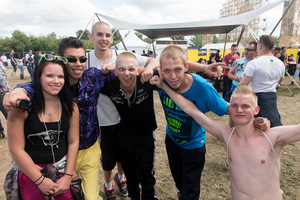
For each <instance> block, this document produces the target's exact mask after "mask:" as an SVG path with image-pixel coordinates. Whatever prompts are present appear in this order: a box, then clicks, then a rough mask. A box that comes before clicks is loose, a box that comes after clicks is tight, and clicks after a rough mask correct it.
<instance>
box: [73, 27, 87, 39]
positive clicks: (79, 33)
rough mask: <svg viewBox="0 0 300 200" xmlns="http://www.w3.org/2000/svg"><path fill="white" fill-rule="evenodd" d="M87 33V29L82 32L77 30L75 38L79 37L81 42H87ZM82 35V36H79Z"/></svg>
mask: <svg viewBox="0 0 300 200" xmlns="http://www.w3.org/2000/svg"><path fill="white" fill-rule="evenodd" d="M89 33H90V32H89V31H88V30H87V29H85V30H84V31H83V30H78V31H76V36H77V38H79V37H80V36H81V38H80V39H81V40H88V39H89ZM81 34H82V35H81Z"/></svg>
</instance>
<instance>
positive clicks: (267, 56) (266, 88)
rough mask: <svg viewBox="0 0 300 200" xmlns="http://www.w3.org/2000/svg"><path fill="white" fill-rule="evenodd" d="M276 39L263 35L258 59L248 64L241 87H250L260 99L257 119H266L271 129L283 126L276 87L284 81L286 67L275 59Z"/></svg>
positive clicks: (258, 49)
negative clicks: (273, 51)
mask: <svg viewBox="0 0 300 200" xmlns="http://www.w3.org/2000/svg"><path fill="white" fill-rule="evenodd" d="M274 44H275V39H274V37H272V36H270V35H262V36H261V37H260V38H259V41H258V45H257V56H258V58H257V59H254V60H252V61H250V62H248V64H247V67H246V69H245V73H244V76H243V78H242V80H241V82H240V85H249V86H250V87H251V88H252V89H253V91H254V92H255V94H256V95H257V97H258V106H259V107H260V111H259V113H258V114H256V115H255V117H265V118H267V119H268V120H270V122H271V127H275V126H282V123H281V120H280V114H279V112H278V109H277V94H276V85H277V83H280V82H281V81H282V80H283V77H284V73H285V66H284V64H283V62H282V61H281V60H279V59H278V58H276V57H274V55H273V54H272V49H273V47H274Z"/></svg>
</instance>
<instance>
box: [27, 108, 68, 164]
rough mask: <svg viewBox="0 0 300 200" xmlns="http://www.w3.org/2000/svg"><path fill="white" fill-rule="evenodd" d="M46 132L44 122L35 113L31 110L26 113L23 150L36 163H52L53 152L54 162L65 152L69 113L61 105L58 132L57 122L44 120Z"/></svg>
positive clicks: (66, 148)
mask: <svg viewBox="0 0 300 200" xmlns="http://www.w3.org/2000/svg"><path fill="white" fill-rule="evenodd" d="M45 124H46V127H47V129H48V134H47V131H46V128H45V125H44V122H42V121H40V119H39V118H38V116H37V114H36V113H35V112H33V111H30V112H29V113H28V117H27V119H26V120H25V124H24V133H25V151H26V152H27V153H28V154H29V156H30V157H31V158H32V160H33V162H34V163H36V164H50V163H53V156H52V150H51V144H52V146H53V152H54V156H55V162H57V161H59V160H60V159H61V158H63V157H64V156H65V155H66V154H67V150H68V140H67V133H68V130H69V127H70V124H69V115H68V112H67V110H66V108H65V106H62V115H61V125H60V131H59V132H58V122H46V123H45Z"/></svg>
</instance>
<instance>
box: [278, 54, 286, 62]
mask: <svg viewBox="0 0 300 200" xmlns="http://www.w3.org/2000/svg"><path fill="white" fill-rule="evenodd" d="M284 58H285V56H284V54H283V53H280V57H279V58H278V59H279V60H281V61H282V62H284Z"/></svg>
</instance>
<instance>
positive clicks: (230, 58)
mask: <svg viewBox="0 0 300 200" xmlns="http://www.w3.org/2000/svg"><path fill="white" fill-rule="evenodd" d="M237 51H238V46H237V45H236V44H232V45H231V52H230V53H228V54H226V55H225V56H224V58H223V62H224V63H226V66H224V67H223V95H222V97H223V98H225V96H226V94H227V92H228V91H229V90H230V88H231V83H232V80H231V79H230V78H228V72H229V70H230V69H231V67H232V64H233V62H234V61H235V60H236V59H239V56H238V55H237V54H236V53H237Z"/></svg>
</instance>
